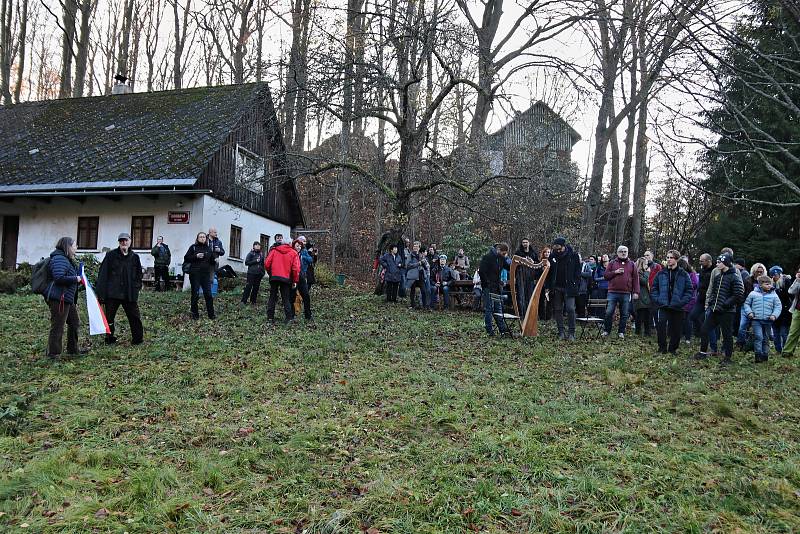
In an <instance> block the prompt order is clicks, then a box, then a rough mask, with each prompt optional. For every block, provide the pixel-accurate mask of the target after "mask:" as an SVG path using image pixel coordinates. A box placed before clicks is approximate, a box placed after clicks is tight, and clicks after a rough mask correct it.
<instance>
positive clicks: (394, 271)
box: [380, 252, 403, 282]
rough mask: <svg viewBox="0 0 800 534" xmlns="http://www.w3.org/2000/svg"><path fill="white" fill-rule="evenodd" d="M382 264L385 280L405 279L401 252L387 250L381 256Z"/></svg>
mask: <svg viewBox="0 0 800 534" xmlns="http://www.w3.org/2000/svg"><path fill="white" fill-rule="evenodd" d="M380 264H381V265H382V266H383V271H384V275H383V280H384V281H385V282H401V281H402V280H403V259H402V258H401V257H400V254H394V255H393V254H392V253H391V252H387V253H386V254H384V255H383V256H381V259H380Z"/></svg>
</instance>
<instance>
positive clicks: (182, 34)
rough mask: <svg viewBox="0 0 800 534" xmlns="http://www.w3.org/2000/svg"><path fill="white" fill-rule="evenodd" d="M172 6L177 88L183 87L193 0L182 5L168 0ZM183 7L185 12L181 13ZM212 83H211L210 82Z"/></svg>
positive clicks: (173, 78)
mask: <svg viewBox="0 0 800 534" xmlns="http://www.w3.org/2000/svg"><path fill="white" fill-rule="evenodd" d="M167 2H168V3H169V4H170V5H171V6H172V19H173V24H174V31H173V40H174V42H173V44H174V48H173V61H172V82H173V83H174V84H175V89H180V88H182V87H183V74H184V65H183V59H184V53H185V48H186V37H187V35H188V34H189V13H190V12H191V5H192V0H186V4H185V5H183V6H180V2H179V0H167ZM181 7H182V8H183V13H182V14H181ZM209 85H211V83H209Z"/></svg>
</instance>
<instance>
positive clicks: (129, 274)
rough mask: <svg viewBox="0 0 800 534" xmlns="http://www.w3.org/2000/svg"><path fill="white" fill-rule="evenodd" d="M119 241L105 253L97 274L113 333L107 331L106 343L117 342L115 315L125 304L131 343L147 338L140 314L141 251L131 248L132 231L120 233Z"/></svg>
mask: <svg viewBox="0 0 800 534" xmlns="http://www.w3.org/2000/svg"><path fill="white" fill-rule="evenodd" d="M117 241H118V242H119V247H118V248H115V249H114V250H110V251H108V252H107V253H106V256H105V258H103V263H101V264H100V273H99V274H98V275H97V287H96V293H97V298H98V300H99V301H100V303H101V304H103V305H104V306H105V310H106V319H107V320H108V326H109V329H110V330H111V333H110V334H106V343H109V344H112V343H116V342H117V338H116V337H115V336H114V318H115V317H116V316H117V310H118V309H119V307H120V306H122V309H123V310H125V316H126V317H127V318H128V323H129V324H130V327H131V338H132V339H131V343H133V344H134V345H138V344H139V343H141V342H142V341H144V329H143V327H142V319H141V315H140V314H139V290H141V289H142V263H141V261H140V260H139V255H138V254H136V253H135V252H133V251H132V250H131V248H130V247H131V236H130V234H127V233H122V234H119V237H118V238H117Z"/></svg>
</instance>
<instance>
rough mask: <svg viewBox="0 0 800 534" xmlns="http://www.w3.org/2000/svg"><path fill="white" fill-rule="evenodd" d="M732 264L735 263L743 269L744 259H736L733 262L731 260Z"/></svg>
mask: <svg viewBox="0 0 800 534" xmlns="http://www.w3.org/2000/svg"><path fill="white" fill-rule="evenodd" d="M733 263H735V264H736V265H741V266H742V267H744V258H736V259H735V260H733Z"/></svg>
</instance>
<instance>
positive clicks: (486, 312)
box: [483, 290, 508, 336]
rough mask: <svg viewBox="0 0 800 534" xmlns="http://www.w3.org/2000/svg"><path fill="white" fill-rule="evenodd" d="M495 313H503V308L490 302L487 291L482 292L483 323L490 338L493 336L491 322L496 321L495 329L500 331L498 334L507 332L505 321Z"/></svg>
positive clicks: (492, 324)
mask: <svg viewBox="0 0 800 534" xmlns="http://www.w3.org/2000/svg"><path fill="white" fill-rule="evenodd" d="M495 313H503V306H502V305H501V304H500V303H499V302H498V303H494V302H492V298H491V297H490V296H489V291H488V290H487V291H484V292H483V322H484V324H485V325H486V333H487V334H489V335H490V336H493V335H494V323H492V321H493V320H494V321H497V329H498V330H500V333H501V334H502V333H504V332H507V331H508V327H507V326H506V320H505V319H503V317H502V316H501V317H497V316H495V315H494V314H495Z"/></svg>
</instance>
